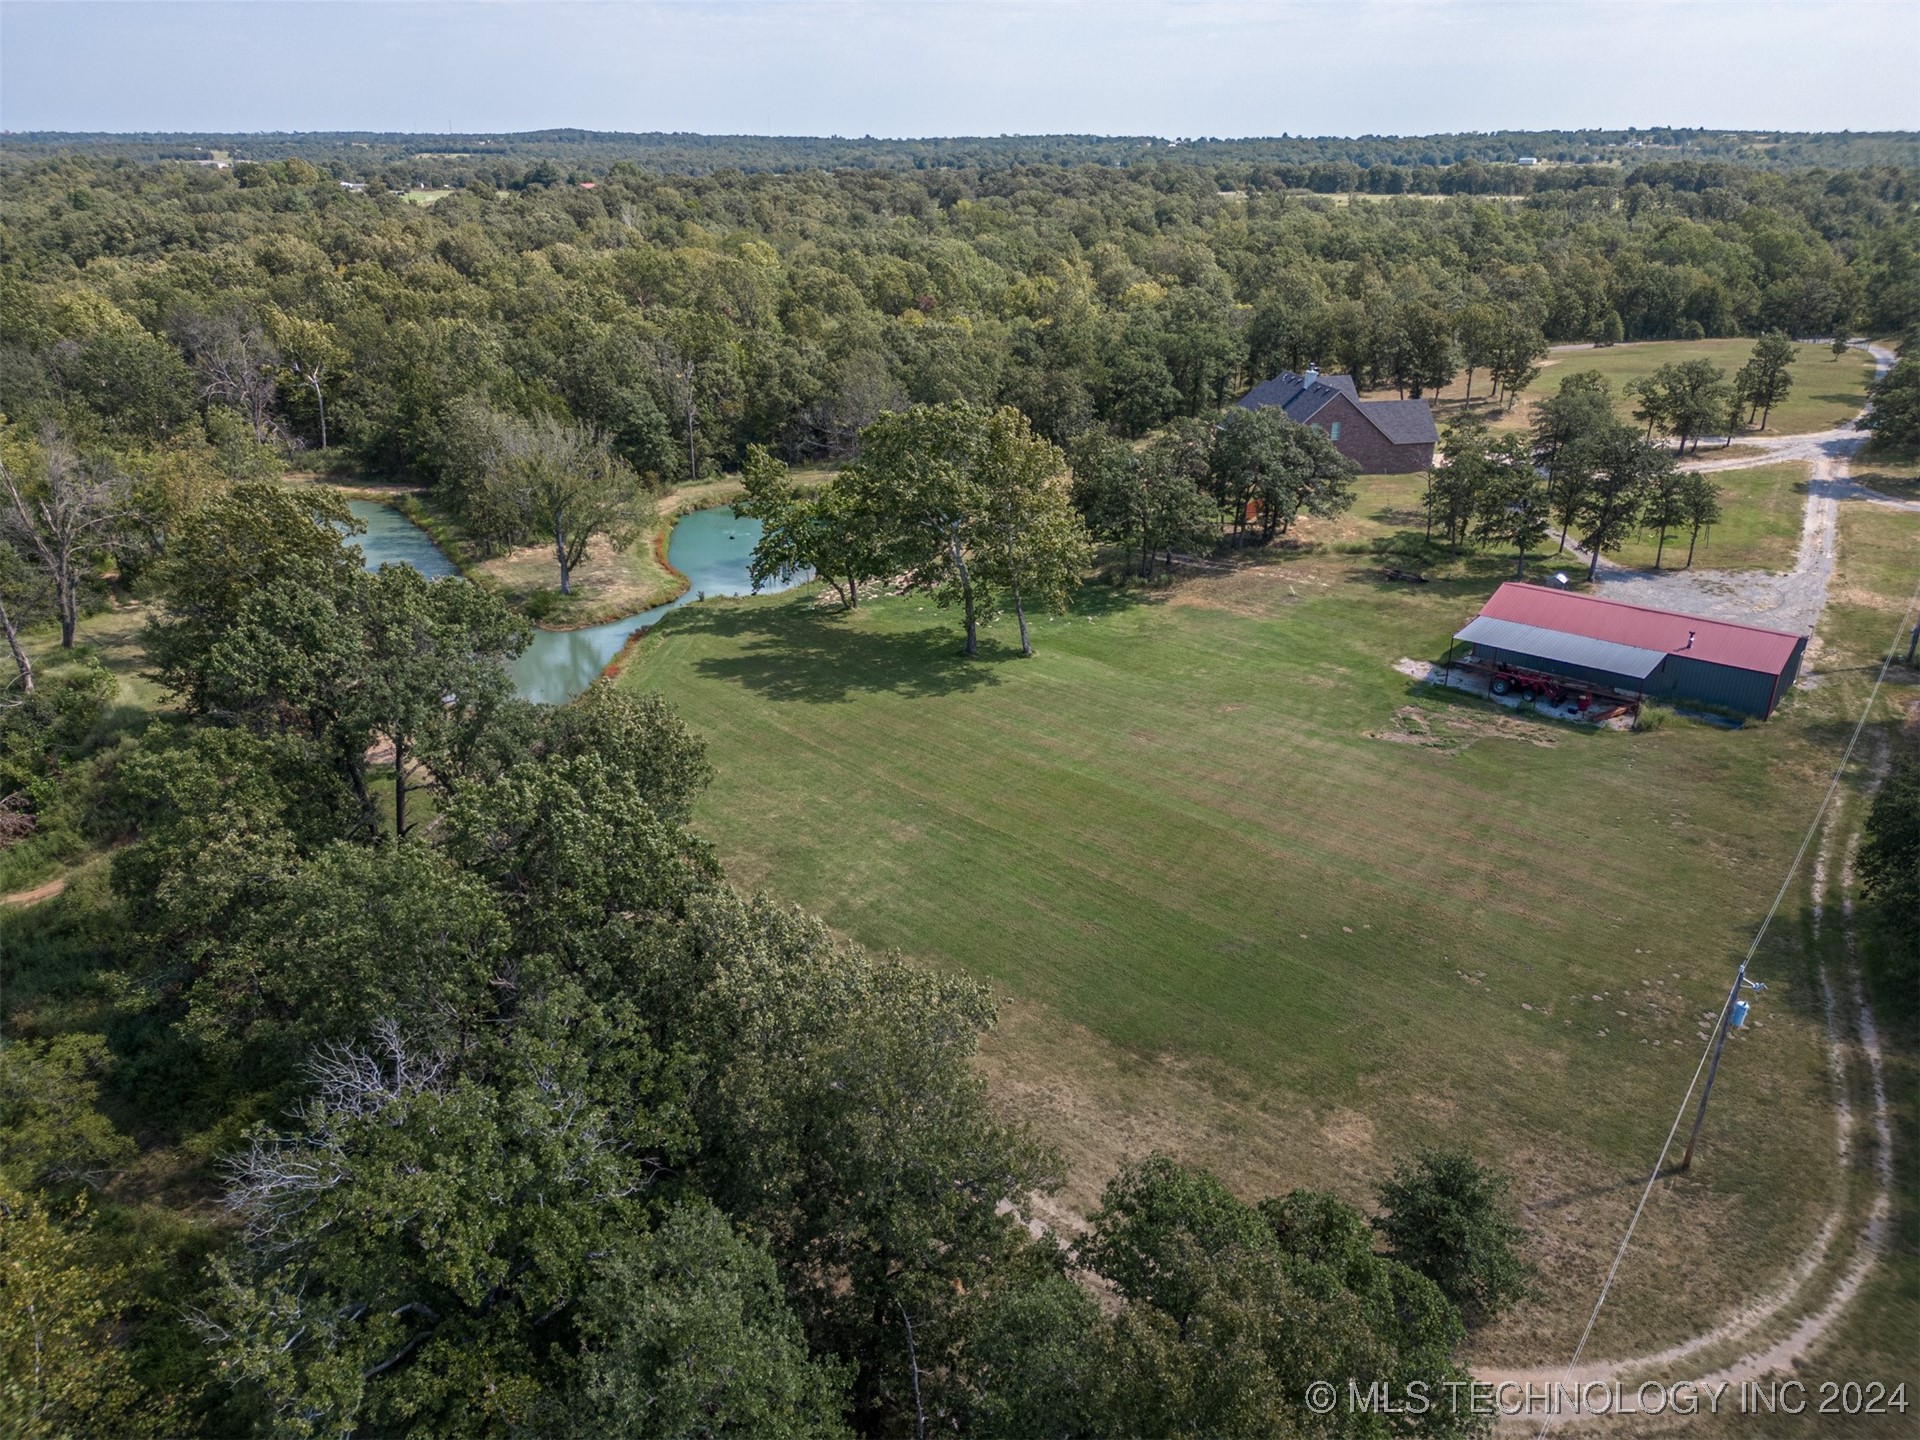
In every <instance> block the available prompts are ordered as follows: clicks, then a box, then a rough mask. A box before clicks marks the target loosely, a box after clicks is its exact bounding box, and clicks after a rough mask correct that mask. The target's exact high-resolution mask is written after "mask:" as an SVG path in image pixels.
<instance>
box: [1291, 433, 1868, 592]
mask: <svg viewBox="0 0 1920 1440" xmlns="http://www.w3.org/2000/svg"><path fill="white" fill-rule="evenodd" d="M1709 453H1710V452H1709ZM1807 475H1808V466H1807V464H1806V463H1805V462H1804V461H1792V462H1787V463H1782V464H1777V465H1759V466H1755V467H1754V468H1753V469H1750V470H1716V471H1713V472H1711V474H1710V475H1709V476H1708V478H1709V479H1711V480H1712V481H1713V483H1714V484H1715V485H1717V486H1719V487H1720V506H1721V510H1722V520H1721V523H1720V524H1718V525H1716V526H1714V527H1713V529H1712V530H1710V531H1702V532H1701V535H1700V543H1699V546H1698V547H1697V549H1696V550H1695V553H1694V557H1693V563H1694V565H1695V567H1696V568H1699V569H1703V570H1789V569H1791V568H1792V567H1793V557H1794V554H1795V552H1796V551H1797V549H1798V548H1799V544H1800V529H1801V517H1802V513H1803V511H1804V509H1805V507H1806V501H1807ZM1862 478H1863V481H1864V477H1862ZM1865 483H1871V482H1865ZM1426 487H1427V477H1426V476H1425V475H1362V476H1360V477H1359V478H1358V479H1357V480H1356V481H1355V482H1354V492H1355V498H1354V504H1353V508H1352V509H1350V510H1348V511H1347V512H1346V513H1345V514H1342V515H1337V516H1334V517H1332V518H1331V519H1325V520H1320V519H1315V518H1313V517H1312V516H1307V517H1304V518H1302V519H1301V520H1300V521H1299V522H1298V523H1297V524H1296V525H1295V526H1294V530H1293V534H1292V535H1291V536H1290V537H1289V538H1290V539H1292V540H1293V541H1295V542H1298V543H1299V544H1302V545H1314V544H1319V545H1325V546H1331V547H1338V546H1342V545H1347V546H1352V545H1368V546H1379V545H1382V544H1385V543H1389V542H1398V543H1400V544H1402V545H1406V544H1408V543H1410V542H1412V541H1416V540H1419V539H1421V538H1422V537H1424V535H1425V534H1426V512H1425V510H1424V509H1423V508H1422V507H1423V506H1424V504H1425V495H1426ZM1883 488H1886V489H1887V490H1888V491H1889V493H1899V491H1898V488H1897V486H1895V485H1893V484H1891V483H1888V484H1887V485H1885V486H1884V487H1883ZM1576 535H1577V532H1576ZM1558 542H1559V532H1558V529H1557V527H1556V529H1555V531H1554V533H1552V534H1551V535H1549V536H1548V539H1547V543H1546V545H1545V547H1544V548H1543V549H1541V550H1540V551H1537V552H1530V553H1529V555H1528V558H1527V565H1528V569H1529V571H1530V572H1531V571H1544V570H1552V569H1555V568H1570V569H1573V570H1578V571H1581V572H1584V570H1585V562H1584V561H1580V560H1577V559H1575V558H1573V557H1570V556H1564V555H1556V552H1555V548H1554V547H1555V546H1556V545H1557V543H1558ZM1657 542H1658V537H1657V536H1656V535H1655V534H1653V533H1652V532H1649V533H1647V534H1646V535H1644V536H1636V537H1635V538H1634V539H1632V540H1630V541H1629V542H1628V543H1627V544H1626V545H1625V546H1623V547H1622V548H1621V549H1619V550H1617V551H1608V552H1607V558H1608V559H1609V560H1610V561H1613V562H1614V563H1616V564H1620V565H1627V566H1634V567H1644V568H1651V567H1652V565H1653V561H1654V556H1655V554H1656V553H1657V550H1658V543H1657ZM1502 554H1504V555H1505V556H1506V557H1507V567H1508V570H1509V571H1511V570H1512V567H1513V561H1514V558H1515V557H1514V553H1513V552H1512V551H1511V550H1507V551H1497V550H1496V551H1490V552H1487V557H1485V558H1487V559H1488V560H1489V562H1491V560H1492V559H1494V558H1497V557H1498V556H1500V555H1502ZM1660 563H1661V564H1662V566H1664V567H1665V568H1667V569H1679V568H1681V567H1683V566H1684V565H1685V564H1686V563H1687V534H1686V532H1685V531H1684V530H1676V531H1669V532H1668V533H1667V546H1666V553H1665V554H1664V555H1663V556H1662V557H1661V562H1660Z"/></svg>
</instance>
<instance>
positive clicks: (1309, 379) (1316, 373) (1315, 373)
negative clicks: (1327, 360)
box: [1300, 361, 1320, 390]
mask: <svg viewBox="0 0 1920 1440" xmlns="http://www.w3.org/2000/svg"><path fill="white" fill-rule="evenodd" d="M1319 379H1320V365H1319V363H1318V362H1317V361H1316V362H1315V363H1314V364H1312V365H1309V366H1307V373H1306V374H1304V375H1302V376H1301V377H1300V385H1301V388H1302V389H1305V390H1311V389H1312V388H1313V387H1314V385H1315V384H1316V383H1318V381H1319Z"/></svg>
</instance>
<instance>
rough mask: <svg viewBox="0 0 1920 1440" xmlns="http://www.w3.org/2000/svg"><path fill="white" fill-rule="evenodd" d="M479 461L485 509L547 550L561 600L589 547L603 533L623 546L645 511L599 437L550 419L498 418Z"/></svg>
mask: <svg viewBox="0 0 1920 1440" xmlns="http://www.w3.org/2000/svg"><path fill="white" fill-rule="evenodd" d="M481 464H482V469H481V473H482V476H483V484H484V486H485V489H486V492H487V497H488V503H489V506H490V508H491V509H493V510H495V511H499V512H504V513H506V514H510V515H512V516H514V517H515V518H516V519H517V520H518V522H519V524H520V526H521V528H522V530H523V531H524V533H527V534H530V535H539V536H541V537H542V538H543V539H545V540H546V541H547V542H548V543H550V544H551V545H552V546H553V559H554V564H555V565H556V566H557V567H558V568H559V572H560V593H561V594H562V595H571V594H572V593H573V571H574V567H575V566H577V565H578V564H579V563H580V561H581V560H582V559H583V558H585V556H586V553H587V546H588V544H589V543H591V542H592V541H593V540H594V539H595V538H596V537H597V536H605V537H606V538H607V540H608V542H609V543H610V544H612V545H614V546H615V547H616V548H619V547H623V546H625V545H627V544H629V543H630V542H631V541H632V539H633V537H634V536H635V535H636V534H637V533H638V532H639V528H640V526H641V525H642V524H643V523H644V522H645V521H646V519H647V517H648V515H649V514H650V513H651V510H650V508H649V506H648V503H647V501H646V497H645V496H644V494H643V493H642V491H641V488H640V480H639V477H638V476H636V475H635V474H634V473H633V469H632V467H631V466H629V465H628V464H627V462H626V461H624V460H622V459H621V458H620V457H619V456H617V455H615V454H614V453H613V449H612V446H611V445H609V444H608V442H607V439H606V437H605V436H603V435H600V434H599V433H597V432H596V431H594V430H592V429H591V428H589V427H587V426H584V425H578V424H573V423H570V422H568V421H564V420H556V419H554V418H553V417H552V416H551V415H545V414H541V415H535V416H534V417H532V418H531V419H525V420H522V419H519V418H517V417H503V418H502V419H501V421H500V422H499V423H498V424H497V426H496V427H495V430H494V435H493V443H492V446H491V448H490V449H489V450H488V451H487V452H486V454H485V456H484V458H483V460H482V462H481Z"/></svg>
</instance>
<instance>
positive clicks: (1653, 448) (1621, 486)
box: [1568, 422, 1674, 580]
mask: <svg viewBox="0 0 1920 1440" xmlns="http://www.w3.org/2000/svg"><path fill="white" fill-rule="evenodd" d="M1569 465H1570V466H1571V467H1572V470H1571V472H1570V478H1569V480H1568V493H1569V494H1570V495H1572V494H1577V496H1578V502H1577V505H1576V506H1575V508H1574V509H1573V511H1572V517H1573V523H1574V524H1575V525H1576V526H1577V527H1579V530H1580V546H1581V548H1582V549H1583V550H1586V551H1587V552H1588V561H1587V578H1588V579H1589V580H1591V579H1592V578H1593V577H1594V576H1595V575H1596V574H1598V573H1599V569H1600V556H1601V555H1602V554H1603V553H1605V552H1606V551H1608V550H1618V549H1619V548H1620V547H1621V546H1622V545H1624V544H1626V543H1627V541H1628V539H1629V538H1631V536H1632V535H1633V533H1634V531H1635V530H1637V529H1638V528H1639V525H1640V516H1641V512H1642V510H1643V509H1644V507H1645V505H1646V502H1647V496H1648V494H1649V493H1650V492H1651V490H1652V489H1653V488H1654V487H1655V485H1656V484H1657V483H1658V482H1659V481H1660V478H1661V477H1662V476H1664V475H1666V474H1667V473H1668V472H1670V471H1672V470H1673V468H1674V458H1673V454H1672V452H1671V451H1669V450H1667V449H1665V448H1664V447H1663V446H1659V445H1654V444H1652V443H1650V442H1648V441H1646V440H1643V439H1641V438H1640V437H1639V436H1638V435H1635V434H1634V433H1633V429H1632V427H1631V426H1628V425H1622V424H1619V423H1617V422H1616V423H1615V424H1614V425H1612V426H1610V427H1608V428H1606V429H1604V430H1601V431H1598V432H1597V433H1595V434H1592V435H1590V436H1588V437H1587V438H1586V439H1585V440H1583V441H1582V442H1581V443H1580V445H1579V446H1578V447H1576V451H1575V453H1574V455H1573V456H1572V458H1571V459H1570V460H1569Z"/></svg>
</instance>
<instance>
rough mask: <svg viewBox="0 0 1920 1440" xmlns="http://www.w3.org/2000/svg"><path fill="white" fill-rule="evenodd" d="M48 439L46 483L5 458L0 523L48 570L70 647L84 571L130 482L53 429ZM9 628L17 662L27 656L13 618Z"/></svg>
mask: <svg viewBox="0 0 1920 1440" xmlns="http://www.w3.org/2000/svg"><path fill="white" fill-rule="evenodd" d="M41 447H42V449H43V450H44V452H45V454H46V464H47V474H46V482H45V484H43V485H39V486H31V487H23V486H22V484H21V482H20V477H19V476H17V475H15V474H14V472H13V471H12V469H10V468H9V467H8V466H7V465H6V464H5V463H4V462H0V485H4V486H5V487H6V492H7V493H6V499H5V507H4V509H0V531H4V532H5V534H6V535H7V536H8V537H9V538H11V539H12V540H13V541H14V543H15V544H16V545H17V546H18V547H19V549H20V550H21V551H22V552H23V553H24V554H25V555H26V556H27V557H28V558H29V559H30V560H32V561H35V562H37V563H38V565H39V567H40V569H42V570H43V571H45V572H46V576H47V579H48V581H49V582H50V584H51V585H52V588H53V605H54V610H55V612H56V613H57V614H58V615H59V617H60V645H61V648H63V649H68V650H70V649H72V648H73V636H74V630H75V628H76V627H77V626H78V625H79V623H80V577H81V572H82V571H83V570H84V569H86V567H87V564H88V561H89V560H90V558H91V557H92V556H94V555H95V554H97V553H98V552H99V551H101V550H104V549H105V548H107V546H109V545H110V544H111V543H112V542H113V539H114V536H115V535H116V534H117V533H118V531H119V529H120V526H121V525H122V524H124V523H125V521H126V518H127V514H128V510H129V487H128V484H127V479H126V477H125V476H124V475H121V474H120V473H119V472H118V471H117V470H114V469H113V468H112V467H111V466H109V465H107V464H106V463H104V462H102V461H98V460H89V459H86V458H84V457H82V456H81V455H79V454H78V453H76V452H75V451H74V449H73V447H72V446H70V445H68V444H67V443H66V441H64V440H62V439H61V438H60V437H59V436H58V435H57V434H55V433H53V432H52V431H48V432H46V434H45V435H44V436H43V438H42V441H41ZM7 633H8V639H9V642H10V643H13V644H14V645H15V646H16V649H15V653H14V663H15V664H23V663H24V656H23V655H22V653H21V652H20V651H19V650H18V648H17V641H15V640H14V637H13V630H12V627H11V626H9V627H8V632H7Z"/></svg>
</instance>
